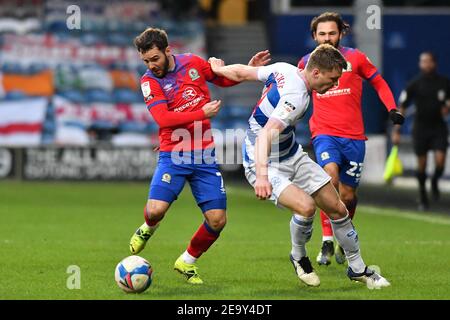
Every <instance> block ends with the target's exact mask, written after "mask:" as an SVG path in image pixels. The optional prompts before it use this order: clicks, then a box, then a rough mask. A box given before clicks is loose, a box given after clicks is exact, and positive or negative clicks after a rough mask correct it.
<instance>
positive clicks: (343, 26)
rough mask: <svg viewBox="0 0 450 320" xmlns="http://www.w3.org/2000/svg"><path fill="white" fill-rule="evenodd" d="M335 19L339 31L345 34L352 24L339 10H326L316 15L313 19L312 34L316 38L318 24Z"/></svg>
mask: <svg viewBox="0 0 450 320" xmlns="http://www.w3.org/2000/svg"><path fill="white" fill-rule="evenodd" d="M327 21H334V22H336V25H337V27H338V29H339V32H340V33H342V34H343V35H345V34H347V33H348V32H349V31H350V25H349V24H348V23H347V22H345V21H344V20H343V19H342V17H341V15H340V14H339V13H337V12H324V13H322V14H321V15H320V16H317V17H314V18H313V19H312V21H311V36H312V37H313V38H314V34H315V33H316V31H317V25H318V24H319V23H321V22H327Z"/></svg>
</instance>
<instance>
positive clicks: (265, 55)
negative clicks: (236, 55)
mask: <svg viewBox="0 0 450 320" xmlns="http://www.w3.org/2000/svg"><path fill="white" fill-rule="evenodd" d="M270 59H271V58H270V52H269V50H264V51H260V52H258V53H256V54H255V55H254V56H253V57H252V58H251V59H250V61H249V62H248V65H249V66H251V67H262V66H265V65H266V64H268V63H269V62H270Z"/></svg>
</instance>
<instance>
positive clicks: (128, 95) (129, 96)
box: [113, 89, 143, 103]
mask: <svg viewBox="0 0 450 320" xmlns="http://www.w3.org/2000/svg"><path fill="white" fill-rule="evenodd" d="M113 99H114V102H115V103H140V102H142V101H143V100H142V94H140V93H139V94H137V93H136V91H133V90H130V89H115V90H114V91H113Z"/></svg>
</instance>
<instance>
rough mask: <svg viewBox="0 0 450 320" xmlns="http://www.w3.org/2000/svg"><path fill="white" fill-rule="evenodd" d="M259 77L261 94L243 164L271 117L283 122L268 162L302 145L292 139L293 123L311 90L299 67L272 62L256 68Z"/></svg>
mask: <svg viewBox="0 0 450 320" xmlns="http://www.w3.org/2000/svg"><path fill="white" fill-rule="evenodd" d="M258 79H259V80H260V81H262V82H265V86H264V89H263V93H262V96H261V98H260V100H259V101H258V102H257V104H256V106H255V109H254V110H253V113H252V115H251V116H250V118H249V120H248V123H249V128H248V129H247V135H246V137H245V140H244V145H243V157H244V163H251V162H254V151H255V142H256V137H257V136H258V133H259V131H260V130H261V129H262V128H263V127H264V126H265V125H266V123H267V121H268V120H269V119H270V118H275V119H278V120H279V121H281V122H282V123H283V124H284V125H285V129H284V130H283V131H282V132H281V134H280V136H279V139H278V141H274V142H273V143H272V148H271V153H270V157H269V161H282V160H285V159H288V158H290V157H291V156H293V155H294V154H295V153H296V152H297V151H298V149H299V148H300V149H301V148H302V147H301V146H300V145H299V144H298V143H297V141H296V139H295V125H296V124H297V123H298V121H299V120H300V119H301V118H302V117H303V115H304V114H305V112H306V109H307V108H308V105H309V99H310V92H308V88H307V86H306V84H305V82H304V80H303V79H302V77H301V75H300V70H299V69H298V68H297V67H295V66H293V65H290V64H288V63H284V62H280V63H274V64H271V65H268V66H265V67H260V68H259V69H258Z"/></svg>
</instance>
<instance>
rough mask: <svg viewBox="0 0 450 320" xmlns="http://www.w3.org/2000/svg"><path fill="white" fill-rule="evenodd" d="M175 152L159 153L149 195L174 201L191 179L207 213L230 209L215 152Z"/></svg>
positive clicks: (193, 188)
mask: <svg viewBox="0 0 450 320" xmlns="http://www.w3.org/2000/svg"><path fill="white" fill-rule="evenodd" d="M207 152H208V155H206V153H207ZM174 155H175V154H174V153H172V152H160V153H159V160H158V165H157V167H156V170H155V173H154V174H153V178H152V182H151V184H150V191H149V193H148V198H149V199H153V200H162V201H166V202H168V203H172V202H173V201H175V200H176V199H177V198H178V195H179V194H180V192H181V190H183V187H184V184H185V182H186V181H188V182H189V185H190V187H191V191H192V194H193V195H194V197H195V200H196V201H197V205H198V206H199V207H200V209H201V210H202V211H203V213H204V212H206V211H208V210H211V209H223V210H226V207H227V205H226V202H227V195H226V192H225V186H224V183H223V179H222V174H221V173H220V171H219V166H218V165H217V163H216V162H215V159H214V151H213V152H212V154H211V150H210V149H209V150H206V151H205V152H204V153H202V152H200V154H199V153H197V152H195V155H194V152H193V153H192V154H191V153H190V152H189V153H184V154H183V155H182V158H180V157H178V154H177V155H176V157H173V156H174ZM194 157H195V159H194Z"/></svg>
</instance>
